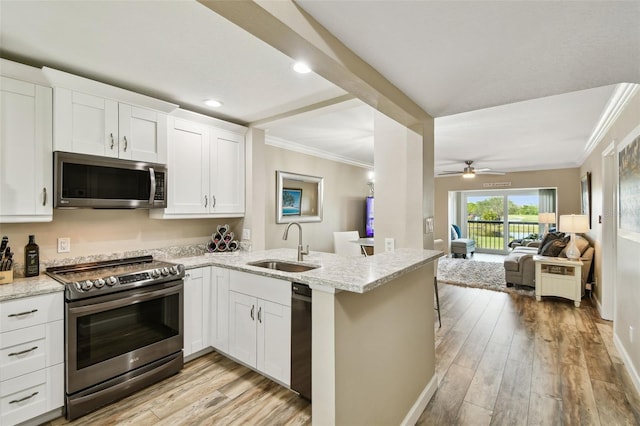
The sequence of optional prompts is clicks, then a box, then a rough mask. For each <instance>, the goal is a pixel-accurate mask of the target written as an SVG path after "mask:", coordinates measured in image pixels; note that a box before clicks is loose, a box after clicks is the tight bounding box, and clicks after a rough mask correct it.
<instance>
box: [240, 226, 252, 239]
mask: <svg viewBox="0 0 640 426" xmlns="http://www.w3.org/2000/svg"><path fill="white" fill-rule="evenodd" d="M242 239H243V240H250V239H251V229H246V228H244V229H243V230H242Z"/></svg>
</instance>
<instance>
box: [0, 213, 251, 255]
mask: <svg viewBox="0 0 640 426" xmlns="http://www.w3.org/2000/svg"><path fill="white" fill-rule="evenodd" d="M223 223H227V224H229V225H230V227H231V230H232V231H234V232H235V233H236V236H237V237H239V236H240V233H241V232H242V229H241V228H242V221H241V219H222V220H213V219H188V220H186V219H185V220H177V219H176V220H160V219H149V212H148V210H93V209H77V210H57V209H56V210H54V211H53V222H47V223H16V224H11V223H2V224H0V235H7V236H8V237H9V240H10V245H11V248H12V251H13V252H14V253H15V258H16V260H17V261H19V262H20V263H23V262H24V246H25V245H26V244H27V241H28V236H29V235H30V234H34V235H35V236H36V243H37V244H38V246H39V247H40V261H41V262H45V261H48V260H55V259H63V258H68V257H79V256H87V255H96V254H110V253H122V252H125V251H128V250H143V249H155V248H163V247H170V246H174V245H188V244H204V243H206V242H207V241H208V240H209V238H210V237H211V234H212V233H213V232H214V231H215V229H216V227H217V225H218V224H223ZM58 237H69V238H71V252H70V253H57V250H56V249H57V238H58Z"/></svg>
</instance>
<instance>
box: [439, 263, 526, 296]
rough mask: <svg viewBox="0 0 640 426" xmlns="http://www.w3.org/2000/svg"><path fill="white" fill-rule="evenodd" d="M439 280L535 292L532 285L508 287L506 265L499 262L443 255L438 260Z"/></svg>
mask: <svg viewBox="0 0 640 426" xmlns="http://www.w3.org/2000/svg"><path fill="white" fill-rule="evenodd" d="M438 282H445V283H449V284H455V285H459V286H464V287H476V288H484V289H487V290H494V291H504V292H510V293H511V292H513V293H520V294H528V295H533V294H534V290H533V288H531V287H526V286H513V287H507V284H506V282H505V279H504V265H503V264H502V263H497V262H483V261H480V260H472V259H452V258H449V257H441V258H440V260H438Z"/></svg>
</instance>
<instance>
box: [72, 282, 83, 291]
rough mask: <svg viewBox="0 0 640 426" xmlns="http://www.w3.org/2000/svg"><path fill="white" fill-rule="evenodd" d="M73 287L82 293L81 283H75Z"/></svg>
mask: <svg viewBox="0 0 640 426" xmlns="http://www.w3.org/2000/svg"><path fill="white" fill-rule="evenodd" d="M73 286H74V287H75V288H76V289H77V290H78V291H82V284H80V283H79V282H75V283H73Z"/></svg>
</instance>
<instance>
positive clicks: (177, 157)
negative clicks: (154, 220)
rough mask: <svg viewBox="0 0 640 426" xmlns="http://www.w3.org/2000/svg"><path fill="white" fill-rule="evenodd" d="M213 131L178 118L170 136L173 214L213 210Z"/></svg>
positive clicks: (170, 196)
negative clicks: (210, 187) (210, 165)
mask: <svg viewBox="0 0 640 426" xmlns="http://www.w3.org/2000/svg"><path fill="white" fill-rule="evenodd" d="M208 138H209V133H208V130H207V127H206V126H203V125H199V124H197V123H192V122H189V121H185V120H180V119H174V120H173V125H172V126H171V129H170V136H169V158H168V160H169V167H170V169H169V189H168V192H169V194H168V197H169V198H168V206H167V209H166V210H167V213H169V214H189V213H206V212H208V210H209V205H210V200H209V195H208V194H209V143H208Z"/></svg>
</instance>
